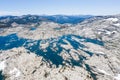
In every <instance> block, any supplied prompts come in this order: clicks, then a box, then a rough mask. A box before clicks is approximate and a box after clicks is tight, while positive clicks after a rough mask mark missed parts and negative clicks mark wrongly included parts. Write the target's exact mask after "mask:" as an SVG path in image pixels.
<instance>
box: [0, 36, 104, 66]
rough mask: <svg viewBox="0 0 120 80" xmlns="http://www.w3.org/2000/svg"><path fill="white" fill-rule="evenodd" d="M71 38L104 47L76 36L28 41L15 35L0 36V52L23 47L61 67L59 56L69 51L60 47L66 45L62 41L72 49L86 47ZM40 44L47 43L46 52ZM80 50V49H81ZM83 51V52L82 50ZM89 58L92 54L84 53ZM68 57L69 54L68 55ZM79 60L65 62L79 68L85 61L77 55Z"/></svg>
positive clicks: (96, 42) (99, 42) (94, 41)
mask: <svg viewBox="0 0 120 80" xmlns="http://www.w3.org/2000/svg"><path fill="white" fill-rule="evenodd" d="M72 37H76V38H78V39H84V40H85V42H91V43H94V44H97V45H100V46H104V43H103V42H102V41H99V40H97V39H90V38H85V37H81V36H77V35H63V36H62V37H59V38H58V39H56V38H50V39H46V40H30V39H24V38H19V37H18V36H17V34H10V35H7V36H0V50H8V49H12V48H15V47H21V46H23V47H25V48H26V49H27V50H29V51H31V52H34V53H36V54H37V55H39V56H43V58H44V59H45V60H46V61H48V62H49V61H51V62H52V63H53V64H55V65H56V66H59V65H60V64H61V65H63V61H64V59H63V58H62V57H61V56H60V55H59V54H60V53H61V52H62V51H63V50H65V51H66V52H67V53H68V54H69V51H70V50H66V49H64V48H62V47H61V44H67V43H66V42H64V39H65V40H67V41H68V42H69V43H70V44H71V45H72V46H73V48H74V49H79V47H81V48H85V47H86V46H85V45H84V44H81V43H80V42H77V41H76V40H73V39H72ZM40 42H44V43H45V42H49V43H50V45H49V46H48V47H47V48H46V50H47V51H46V52H44V50H42V49H41V48H40ZM31 43H35V44H34V45H31V46H29V44H31ZM54 43H55V44H56V47H57V48H58V50H57V51H54V50H53V49H55V47H54V46H53V44H54ZM81 50H82V49H81ZM83 51H84V50H83ZM84 52H86V53H87V54H89V55H90V56H92V55H93V54H94V53H91V52H89V51H84ZM69 55H70V54H69ZM78 57H79V59H80V60H78V61H76V60H74V59H73V58H71V60H70V61H66V62H67V63H68V64H70V65H77V66H80V65H81V64H82V61H83V60H84V59H86V58H85V57H84V56H82V55H78Z"/></svg>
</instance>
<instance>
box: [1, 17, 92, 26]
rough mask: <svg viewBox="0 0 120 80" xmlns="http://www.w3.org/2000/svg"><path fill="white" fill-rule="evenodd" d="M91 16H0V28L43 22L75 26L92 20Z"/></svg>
mask: <svg viewBox="0 0 120 80" xmlns="http://www.w3.org/2000/svg"><path fill="white" fill-rule="evenodd" d="M92 17H93V16H91V15H77V16H74V15H73V16H67V15H51V16H47V15H43V16H42V15H41V16H39V15H23V16H1V17H0V27H10V26H11V24H12V23H17V24H31V23H39V22H42V21H45V22H55V23H60V24H64V23H72V24H77V23H80V22H82V21H84V20H85V19H89V18H92Z"/></svg>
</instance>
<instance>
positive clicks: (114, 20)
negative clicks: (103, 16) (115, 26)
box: [107, 18, 119, 22]
mask: <svg viewBox="0 0 120 80" xmlns="http://www.w3.org/2000/svg"><path fill="white" fill-rule="evenodd" d="M107 20H108V21H113V22H117V21H118V20H119V19H118V18H108V19H107Z"/></svg>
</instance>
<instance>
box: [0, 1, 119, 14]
mask: <svg viewBox="0 0 120 80" xmlns="http://www.w3.org/2000/svg"><path fill="white" fill-rule="evenodd" d="M27 14H37V15H57V14H63V15H112V14H120V0H0V15H27Z"/></svg>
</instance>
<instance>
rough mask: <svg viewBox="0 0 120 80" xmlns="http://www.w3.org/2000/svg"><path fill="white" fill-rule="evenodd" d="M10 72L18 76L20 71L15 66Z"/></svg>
mask: <svg viewBox="0 0 120 80" xmlns="http://www.w3.org/2000/svg"><path fill="white" fill-rule="evenodd" d="M10 74H13V75H15V77H19V76H20V74H21V72H20V71H19V70H18V69H17V68H14V69H13V70H11V71H10Z"/></svg>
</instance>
